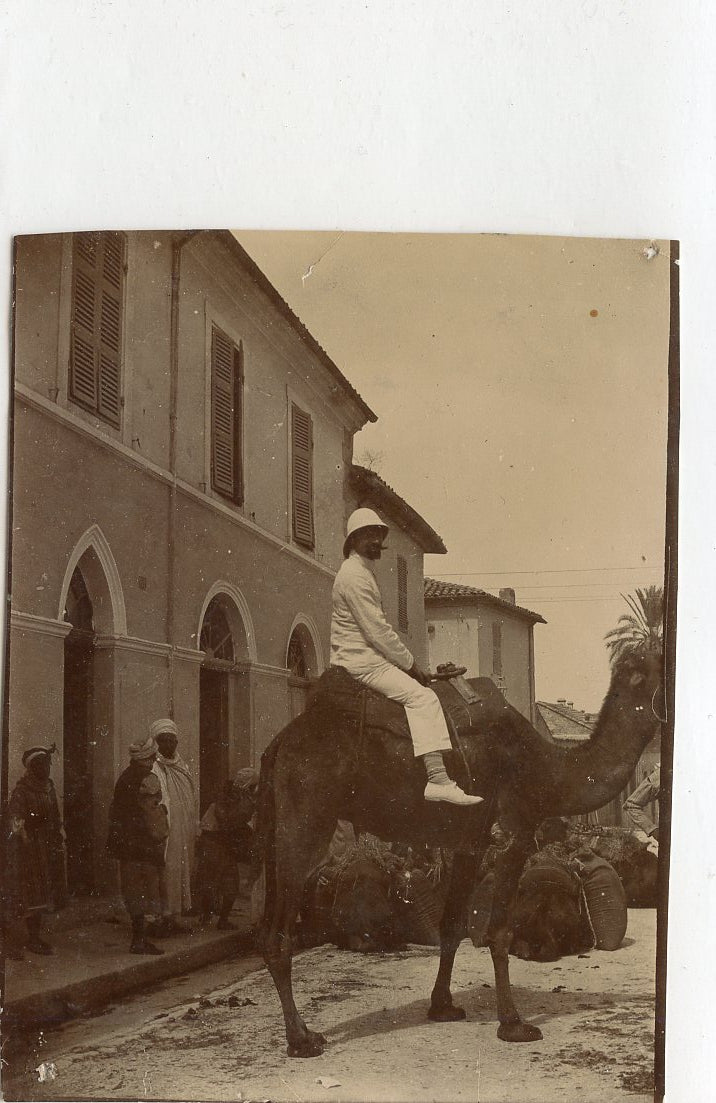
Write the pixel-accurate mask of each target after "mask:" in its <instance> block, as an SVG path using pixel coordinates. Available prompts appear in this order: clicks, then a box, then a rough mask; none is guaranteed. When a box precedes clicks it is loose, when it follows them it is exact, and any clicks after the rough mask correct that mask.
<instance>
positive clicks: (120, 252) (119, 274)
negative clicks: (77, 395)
mask: <svg viewBox="0 0 716 1103" xmlns="http://www.w3.org/2000/svg"><path fill="white" fill-rule="evenodd" d="M100 275H101V283H100V308H99V372H98V374H99V387H98V390H99V394H98V396H97V399H98V401H97V408H98V410H99V413H100V415H101V416H102V417H104V418H106V419H107V421H109V422H111V423H112V424H113V425H115V426H117V427H119V414H120V393H119V378H120V366H121V360H120V358H121V352H122V281H123V277H124V238H123V237H122V235H121V234H103V235H102V266H101V271H100Z"/></svg>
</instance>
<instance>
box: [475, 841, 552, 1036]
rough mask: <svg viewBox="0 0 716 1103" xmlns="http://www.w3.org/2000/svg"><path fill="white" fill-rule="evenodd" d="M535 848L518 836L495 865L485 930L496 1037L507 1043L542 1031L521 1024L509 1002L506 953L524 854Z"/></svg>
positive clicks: (518, 1016)
mask: <svg viewBox="0 0 716 1103" xmlns="http://www.w3.org/2000/svg"><path fill="white" fill-rule="evenodd" d="M533 849H534V841H533V837H532V836H531V835H526V836H518V837H516V838H515V839H514V841H513V842H512V843H511V844H510V846H509V847H508V848H507V850H506V851H503V853H502V854H500V855H499V857H498V859H497V862H496V864H495V895H494V897H493V901H492V912H491V914H490V923H489V926H488V929H487V942H488V945H489V947H490V953H491V955H492V964H493V967H494V970H495V989H496V995H497V1017H498V1019H499V1021H500V1025H499V1027H498V1030H497V1036H498V1038H501V1039H502V1040H503V1041H506V1042H534V1041H536V1040H537V1039H538V1038H541V1037H542V1032H541V1031H540V1030H539V1029H538V1028H537V1027H536V1026H532V1024H531V1023H526V1022H524V1021H523V1020H522V1019H521V1018H520V1015H519V1012H518V1010H517V1008H516V1007H515V1004H514V1001H513V999H512V989H511V986H510V966H509V950H510V944H511V942H512V934H513V931H512V912H513V908H514V902H515V896H516V895H517V884H518V881H519V879H520V874H521V873H522V870H523V868H524V864H525V861H526V859H527V855H528V854H529V853H530V851H532V850H533Z"/></svg>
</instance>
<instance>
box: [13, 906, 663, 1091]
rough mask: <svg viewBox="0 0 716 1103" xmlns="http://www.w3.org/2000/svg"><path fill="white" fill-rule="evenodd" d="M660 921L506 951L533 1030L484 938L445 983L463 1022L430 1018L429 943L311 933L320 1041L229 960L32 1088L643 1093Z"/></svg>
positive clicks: (58, 1064) (58, 1060)
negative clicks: (527, 1030)
mask: <svg viewBox="0 0 716 1103" xmlns="http://www.w3.org/2000/svg"><path fill="white" fill-rule="evenodd" d="M655 922H656V916H655V912H653V911H650V910H643V911H642V910H639V911H636V910H634V911H631V912H630V913H629V929H628V931H627V935H626V938H625V940H624V943H623V945H622V946H621V947H620V949H619V950H617V951H615V952H612V953H609V952H600V951H597V950H592V951H591V952H590V953H588V954H587V955H586V956H584V957H579V958H577V957H569V958H563V959H562V960H561V961H558V962H554V963H549V964H539V963H536V962H524V961H520V960H517V959H515V958H512V959H511V974H512V980H513V985H514V992H515V998H516V1002H517V1005H518V1007H519V1008H520V1010H521V1012H522V1014H523V1015H524V1016H525V1017H526V1018H528V1019H530V1020H531V1021H532V1022H534V1023H536V1024H537V1025H538V1026H539V1027H540V1029H541V1030H542V1031H543V1034H544V1039H543V1040H542V1041H540V1042H534V1043H529V1044H524V1045H510V1044H507V1043H504V1042H500V1041H498V1039H497V1037H496V1021H495V1010H494V981H493V973H492V965H491V961H490V956H489V952H488V951H487V950H475V949H474V948H473V946H472V944H471V943H470V942H468V941H465V942H464V943H463V945H462V946H461V947H460V950H459V952H458V956H457V961H456V966H455V973H454V983H453V994H454V996H455V998H456V1002H459V1003H461V1004H463V1005H464V1007H465V1008H466V1010H467V1014H468V1018H467V1021H466V1022H458V1023H431V1022H429V1021H428V1020H427V1018H426V1011H427V1005H428V998H429V994H430V989H431V987H432V984H433V980H434V977H435V971H436V967H437V950H435V949H433V948H429V947H422V946H411V947H410V948H409V949H408V950H407V952H403V953H394V954H386V955H371V956H363V955H357V954H351V953H347V952H341V951H338V950H336V949H334V948H333V947H331V946H322V947H318V948H315V949H312V950H309V951H307V952H305V953H303V954H301V955H300V956H299V957H298V958H297V959H296V961H295V964H294V981H295V989H296V998H297V1003H298V1005H299V1008H300V1009H301V1010H302V1012H303V1013H304V1017H305V1018H306V1021H307V1022H308V1024H309V1026H311V1027H312V1028H314V1029H319V1030H321V1031H322V1032H323V1033H324V1034H326V1035H327V1037H328V1040H329V1045H328V1047H327V1048H326V1051H325V1053H324V1054H323V1055H322V1056H321V1057H316V1058H312V1059H308V1060H291V1059H289V1058H288V1057H287V1056H286V1049H285V1039H284V1034H283V1022H282V1019H281V1014H280V1008H279V1003H278V998H277V996H276V994H275V991H274V989H273V985H272V982H271V979H270V977H269V976H268V974H267V973H266V972H265V971H264V970H263V969H262V970H260V971H258V972H255V973H252V974H250V975H249V976H245V977H243V979H241V980H238V981H234V982H233V983H232V982H231V978H232V970H234V966H232V965H231V964H230V963H227V965H226V973H225V981H226V983H225V985H224V986H222V987H217V988H214V989H213V990H212V991H208V992H207V993H206V994H205V996H204V997H203V998H202V999H194V1000H192V1001H191V1002H187V1003H183V1004H180V1005H177V1006H175V1007H173V1008H172V1009H171V1010H170V1011H164V1012H160V1013H159V1015H157V1016H154V1017H150V1018H148V1020H147V1021H146V1022H145V1023H144V1024H143V1025H141V1026H139V1027H134V1028H132V1029H130V1030H126V1029H123V1030H119V1031H117V1032H115V1033H112V1034H110V1035H107V1036H105V1037H103V1038H102V1039H101V1040H100V1041H97V1042H96V1043H93V1042H89V1043H85V1044H81V1045H74V1046H72V1047H70V1048H67V1049H66V1050H64V1051H62V1052H57V1053H56V1054H53V1060H54V1063H55V1070H56V1079H55V1080H54V1081H52V1082H48V1083H47V1084H45V1085H40V1084H38V1085H37V1086H36V1089H35V1098H38V1099H60V1098H65V1099H67V1098H71V1099H80V1098H91V1099H125V1100H126V1099H137V1100H139V1099H163V1100H169V1099H175V1100H176V1099H180V1100H193V1099H202V1100H208V1101H213V1100H222V1101H223V1100H226V1101H239V1100H242V1101H248V1100H254V1101H259V1100H270V1101H272V1103H279V1101H281V1103H283V1101H291V1103H293V1101H301V1103H309V1101H313V1100H321V1101H322V1103H323V1101H326V1103H329V1101H333V1103H356V1101H365V1103H369V1101H376V1103H378V1101H381V1103H383V1101H386V1103H387V1101H391V1103H393V1101H395V1103H398V1101H406V1103H408V1101H410V1103H418V1101H442V1100H445V1101H454V1100H464V1101H465V1103H468V1101H474V1103H501V1101H508V1100H509V1101H512V1103H531V1101H532V1100H542V1101H545V1103H554V1101H558V1100H564V1101H565V1103H574V1100H579V1101H580V1103H588V1101H591V1100H594V1101H595V1103H597V1101H598V1103H610V1101H611V1100H622V1099H625V1098H631V1099H635V1098H636V1099H638V1098H643V1099H651V1098H652V1097H653V1096H652V1092H653V1080H652V1069H653V1027H654V945H655ZM234 976H235V973H234ZM194 991H195V992H196V988H195V989H194ZM180 998H181V997H180ZM24 1098H29V1095H26V1096H24Z"/></svg>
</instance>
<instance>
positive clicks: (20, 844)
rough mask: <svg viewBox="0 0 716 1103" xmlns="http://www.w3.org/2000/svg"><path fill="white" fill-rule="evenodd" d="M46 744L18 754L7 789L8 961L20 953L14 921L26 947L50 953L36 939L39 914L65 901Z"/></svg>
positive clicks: (50, 752)
mask: <svg viewBox="0 0 716 1103" xmlns="http://www.w3.org/2000/svg"><path fill="white" fill-rule="evenodd" d="M55 750H56V747H55V744H54V743H53V744H52V746H51V747H30V748H29V749H28V750H26V751H25V753H24V754H23V756H22V764H23V766H24V767H25V773H24V774H23V775H22V777H21V778H20V780H19V781H18V783H17V785H16V786H15V788H14V789H13V791H12V794H11V796H10V802H9V805H8V809H7V828H6V832H5V861H6V868H5V885H4V893H3V896H4V900H3V904H4V909H3V910H4V913H5V928H6V936H7V937H6V952H7V955H8V957H10V958H12V959H13V960H14V961H21V960H22V959H23V957H24V954H23V952H22V947H21V945H20V942H19V940H16V939H15V938H14V934H15V932H14V927H15V926H16V921H17V920H19V919H24V920H25V923H26V924H27V933H28V941H27V948H28V950H31V951H32V953H33V954H51V953H53V950H52V946H51V945H50V943H49V942H47V941H46V940H45V939H44V938H42V935H41V931H42V916H43V914H44V913H45V912H48V911H52V910H53V909H56V908H60V907H63V906H64V905H65V903H66V895H67V890H66V886H65V863H64V850H63V842H62V830H61V825H60V812H59V809H58V806H57V796H56V794H55V786H54V783H53V781H52V779H51V777H50V765H51V762H52V755H53V754H54V752H55Z"/></svg>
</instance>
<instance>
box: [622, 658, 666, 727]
mask: <svg viewBox="0 0 716 1103" xmlns="http://www.w3.org/2000/svg"><path fill="white" fill-rule="evenodd" d="M611 691H612V692H614V691H617V692H618V693H619V694H620V695H629V696H631V697H634V698H637V699H639V700H641V701H644V702H645V703H648V704H649V706H650V707H651V709H652V711H653V713H654V715H655V717H656V719H657V720H660V719H662V718H663V716H664V707H665V702H664V657H663V655H662V653H661V651H656V650H647V649H644V650H641V651H633V652H629V653H627V654H626V655H622V657H621V658H620V659H618V660H617V661H616V662H615V664H614V667H613V672H612V684H611Z"/></svg>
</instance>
